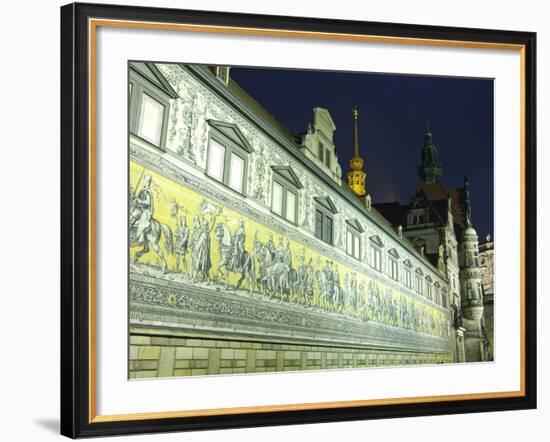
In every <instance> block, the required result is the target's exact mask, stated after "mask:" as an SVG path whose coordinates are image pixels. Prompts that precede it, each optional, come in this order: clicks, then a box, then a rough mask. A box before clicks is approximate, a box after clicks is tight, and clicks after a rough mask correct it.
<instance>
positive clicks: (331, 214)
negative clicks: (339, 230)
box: [313, 197, 338, 246]
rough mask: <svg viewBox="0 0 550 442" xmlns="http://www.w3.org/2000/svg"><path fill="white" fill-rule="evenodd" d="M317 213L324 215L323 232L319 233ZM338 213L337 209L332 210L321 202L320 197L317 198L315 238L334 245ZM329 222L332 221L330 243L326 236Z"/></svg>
mask: <svg viewBox="0 0 550 442" xmlns="http://www.w3.org/2000/svg"><path fill="white" fill-rule="evenodd" d="M326 198H328V197H326ZM317 213H321V215H322V222H321V232H318V230H317ZM337 213H338V212H337V211H336V210H335V209H334V210H333V209H330V208H329V207H327V205H325V203H323V202H321V201H320V199H319V197H315V223H314V226H313V235H314V236H315V238H317V239H320V240H321V241H323V242H324V243H326V244H329V245H331V246H333V245H334V225H335V223H334V218H335V215H336V214H337ZM327 220H330V224H331V232H330V238H329V239H330V241H327V238H326V235H325V230H326V226H327V224H328V222H327Z"/></svg>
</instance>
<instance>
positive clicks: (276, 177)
mask: <svg viewBox="0 0 550 442" xmlns="http://www.w3.org/2000/svg"><path fill="white" fill-rule="evenodd" d="M272 171H273V176H272V179H271V201H270V205H269V210H271V212H272V213H273V214H275V215H277V216H278V217H279V218H283V219H284V220H285V221H288V222H289V223H291V224H294V225H298V201H299V200H300V188H299V187H298V186H297V185H296V184H294V183H292V182H290V181H289V180H288V179H286V178H285V177H284V176H283V175H281V174H280V173H279V172H277V170H275V169H272ZM274 183H277V184H278V185H279V186H281V187H282V188H283V192H282V202H281V204H282V207H281V214H279V213H277V212H275V211H274V210H273V187H274V186H273V184H274ZM288 192H292V193H293V194H294V195H295V196H296V198H295V201H294V221H292V220H290V219H288V218H287V198H288V197H287V194H288Z"/></svg>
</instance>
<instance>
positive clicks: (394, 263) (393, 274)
mask: <svg viewBox="0 0 550 442" xmlns="http://www.w3.org/2000/svg"><path fill="white" fill-rule="evenodd" d="M389 262H390V265H389V266H388V267H389V271H390V274H389V276H390V278H391V279H393V280H394V281H399V262H398V260H397V259H396V258H394V257H392V256H390V257H389Z"/></svg>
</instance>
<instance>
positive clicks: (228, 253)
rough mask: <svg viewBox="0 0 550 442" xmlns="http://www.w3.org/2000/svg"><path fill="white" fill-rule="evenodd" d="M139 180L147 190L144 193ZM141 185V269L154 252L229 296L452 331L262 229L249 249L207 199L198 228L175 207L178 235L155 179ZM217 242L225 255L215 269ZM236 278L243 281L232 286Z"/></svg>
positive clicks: (164, 267) (241, 230)
mask: <svg viewBox="0 0 550 442" xmlns="http://www.w3.org/2000/svg"><path fill="white" fill-rule="evenodd" d="M139 182H142V188H141V190H140V191H139V192H137V189H138V188H139ZM139 182H138V185H137V186H136V190H135V191H134V193H133V194H131V195H130V213H129V227H130V247H132V248H133V247H139V250H137V251H136V252H135V254H134V257H133V264H134V265H136V264H138V263H139V262H140V259H141V258H142V257H143V256H144V255H145V254H147V253H149V252H150V251H151V248H152V249H153V251H154V252H155V253H156V255H157V256H158V258H159V259H160V264H161V271H162V273H168V272H170V273H175V274H181V275H182V276H184V277H185V278H186V280H187V281H189V282H190V283H192V284H201V285H216V284H217V285H221V286H224V287H225V290H246V291H248V292H249V293H250V294H252V293H255V294H260V295H263V296H265V297H266V298H267V299H271V300H274V301H278V302H290V303H295V304H300V305H302V306H303V307H306V308H320V309H322V310H324V311H331V312H337V313H341V314H348V315H352V316H354V317H359V318H361V319H363V320H365V321H366V320H374V321H377V322H382V323H386V324H389V325H393V326H399V327H404V328H408V329H411V330H415V331H419V332H425V333H430V334H435V335H439V336H446V335H447V333H448V330H447V327H446V326H445V323H444V322H443V321H440V320H436V319H434V318H433V316H432V315H430V314H429V312H428V310H427V309H426V308H423V307H422V306H419V305H416V303H414V302H413V301H412V300H410V299H407V298H406V297H405V296H402V295H398V296H392V293H391V289H388V290H387V291H386V292H385V293H384V292H383V291H382V290H381V289H380V287H379V285H378V284H377V283H376V282H375V281H370V282H369V284H368V287H367V286H366V283H365V282H364V280H362V279H361V280H359V279H358V277H357V273H356V272H349V271H348V272H346V273H345V274H344V275H343V276H342V275H341V274H340V269H339V266H338V264H337V263H334V262H333V261H330V260H328V259H324V260H322V259H321V257H320V256H317V257H316V258H315V260H314V258H312V257H306V251H305V248H302V250H301V252H300V253H299V254H298V256H297V257H296V259H295V261H294V258H293V256H292V251H291V242H290V240H289V239H288V238H283V237H282V236H279V237H278V239H277V241H275V238H274V235H273V233H272V232H269V233H268V239H267V241H266V242H262V241H261V240H260V232H258V231H256V232H255V233H254V236H253V242H252V244H253V246H252V247H251V250H250V251H249V250H246V222H245V220H243V219H240V220H239V221H238V226H237V228H236V230H235V231H234V232H231V229H230V227H229V226H228V223H227V220H225V222H224V221H219V219H220V218H221V217H222V214H223V208H222V207H220V206H216V205H214V204H212V203H210V202H209V201H207V200H203V201H202V203H201V205H200V212H199V213H198V214H195V215H194V216H193V221H192V226H190V225H189V224H188V220H187V216H186V215H185V210H183V212H184V214H183V215H179V212H180V209H183V207H182V206H180V205H178V204H177V203H174V204H173V205H172V209H171V213H170V214H171V216H172V217H173V218H174V219H176V226H175V231H174V233H172V229H171V227H170V226H168V225H167V224H164V223H161V222H160V221H158V220H157V219H155V217H154V198H153V195H152V192H151V184H152V179H151V177H150V176H148V175H145V176H144V175H143V174H142V176H141V177H140V180H139ZM178 215H179V216H178ZM212 237H214V238H215V241H216V242H217V244H216V245H215V246H217V251H218V259H217V263H216V265H215V266H214V265H213V259H212V244H211V242H212V239H213V238H212ZM161 241H162V242H161ZM163 248H164V249H165V251H163ZM165 252H167V253H168V254H169V255H171V256H174V257H175V268H174V269H169V266H168V263H167V261H166V257H165ZM231 280H233V281H236V282H234V284H230V282H231Z"/></svg>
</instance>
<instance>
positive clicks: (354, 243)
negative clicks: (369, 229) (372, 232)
mask: <svg viewBox="0 0 550 442" xmlns="http://www.w3.org/2000/svg"><path fill="white" fill-rule="evenodd" d="M346 252H347V254H348V255H350V256H353V257H354V258H355V259H359V260H360V259H361V236H360V233H359V232H358V231H357V230H356V229H354V228H353V227H351V226H349V225H348V226H347V231H346Z"/></svg>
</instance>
